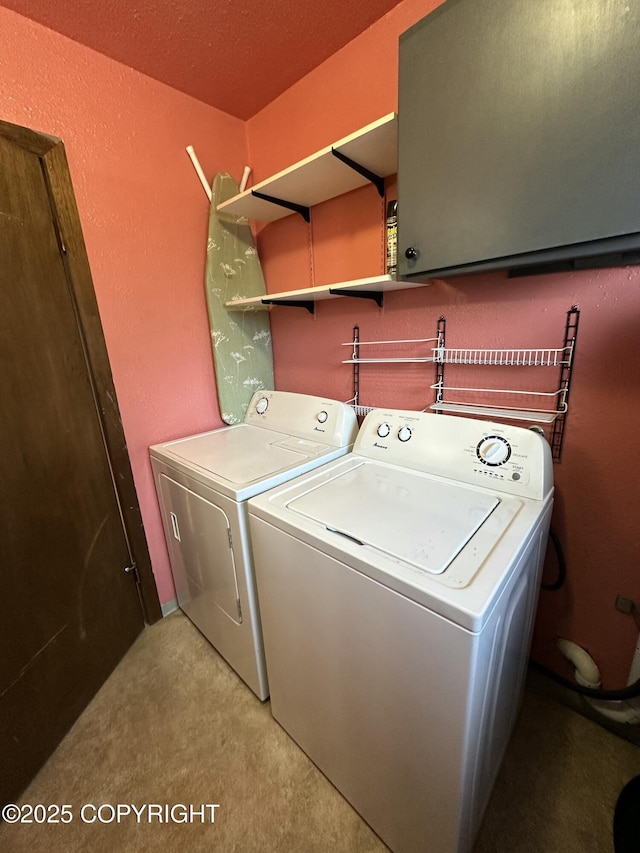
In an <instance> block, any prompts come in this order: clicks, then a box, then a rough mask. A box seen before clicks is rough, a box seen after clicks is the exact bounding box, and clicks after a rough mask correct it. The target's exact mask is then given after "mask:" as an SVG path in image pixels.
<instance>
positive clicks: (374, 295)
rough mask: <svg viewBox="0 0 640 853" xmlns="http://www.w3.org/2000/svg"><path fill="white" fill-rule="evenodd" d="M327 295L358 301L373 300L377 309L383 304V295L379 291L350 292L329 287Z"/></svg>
mask: <svg viewBox="0 0 640 853" xmlns="http://www.w3.org/2000/svg"><path fill="white" fill-rule="evenodd" d="M329 293H331V294H332V295H333V296H356V297H360V299H373V301H374V302H375V303H376V305H377V306H378V308H382V305H383V303H384V293H383V292H382V291H381V290H350V289H349V288H346V287H345V288H342V287H330V288H329Z"/></svg>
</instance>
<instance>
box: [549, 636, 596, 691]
mask: <svg viewBox="0 0 640 853" xmlns="http://www.w3.org/2000/svg"><path fill="white" fill-rule="evenodd" d="M556 645H557V646H558V650H559V651H560V652H561V653H562V654H563V655H564V656H565V657H566V658H567V659H568V660H570V661H571V663H572V664H573V665H574V666H575V668H576V670H575V672H574V676H575V679H576V681H577V682H578V684H581V685H582V686H583V687H590V688H591V689H592V690H597V689H598V688H599V687H600V684H601V681H600V670H599V669H598V667H597V665H596V662H595V661H594V659H593V658H592V657H591V655H590V654H589V652H586V651H585V650H584V649H583V648H582V647H581V646H579V645H578V644H577V643H572V642H571V640H564V639H562V637H559V638H558V641H557V643H556Z"/></svg>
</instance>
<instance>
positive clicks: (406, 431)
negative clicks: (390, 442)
mask: <svg viewBox="0 0 640 853" xmlns="http://www.w3.org/2000/svg"><path fill="white" fill-rule="evenodd" d="M411 435H412V433H411V427H408V426H403V427H400V429H399V430H398V438H399V439H400V441H409V439H410V438H411Z"/></svg>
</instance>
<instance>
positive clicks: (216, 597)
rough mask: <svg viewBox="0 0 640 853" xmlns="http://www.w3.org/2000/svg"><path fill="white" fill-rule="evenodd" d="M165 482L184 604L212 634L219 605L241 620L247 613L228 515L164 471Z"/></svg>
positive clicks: (166, 519)
mask: <svg viewBox="0 0 640 853" xmlns="http://www.w3.org/2000/svg"><path fill="white" fill-rule="evenodd" d="M159 483H160V492H161V496H162V511H163V523H164V527H165V534H166V538H167V544H168V547H169V556H170V559H171V569H172V572H173V579H174V582H175V586H176V594H177V596H178V603H179V605H180V607H181V608H182V610H184V612H185V613H186V614H187V615H188V616H189V617H190V619H192V621H193V622H194V623H195V624H196V625H197V626H198V628H199V629H200V630H201V631H202V633H203V634H204V635H205V636H207V637H210V633H211V630H210V629H211V628H212V626H213V623H214V621H218V619H219V616H218V618H217V619H216V614H215V613H213V612H212V609H213V608H217V609H218V610H221V611H222V612H223V613H224V614H225V615H226V616H228V617H229V619H231V620H232V621H233V622H235V623H236V624H240V623H241V622H242V611H241V609H240V597H239V595H238V580H237V576H236V566H235V560H234V557H233V549H232V543H231V528H230V524H229V519H228V517H227V515H226V513H225V512H224V510H223V509H221V507H219V506H216V504H214V503H211V501H208V500H206V499H205V498H203V497H201V496H200V495H197V494H196V493H195V492H193V491H191V490H190V489H188V488H186V487H185V486H181V485H180V483H177V482H176V481H175V480H172V479H171V478H170V477H168V476H167V475H166V474H164V473H163V474H160V477H159Z"/></svg>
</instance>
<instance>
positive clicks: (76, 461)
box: [0, 123, 157, 803]
mask: <svg viewBox="0 0 640 853" xmlns="http://www.w3.org/2000/svg"><path fill="white" fill-rule="evenodd" d="M34 140H35V144H34ZM56 143H57V144H58V147H60V146H59V141H57V140H50V139H49V138H47V137H41V136H40V135H35V134H31V133H30V132H26V131H25V132H24V134H22V133H21V132H20V131H19V129H16V128H13V126H10V125H6V124H3V125H2V123H0V595H1V599H2V603H1V605H0V649H1V650H0V803H3V802H6V801H7V800H11V799H13V798H14V797H16V796H17V794H19V793H20V791H21V790H22V789H23V788H24V787H25V786H26V784H28V782H29V781H30V780H31V778H32V777H33V775H34V774H35V772H36V771H37V770H38V769H39V767H40V766H41V765H42V764H43V763H44V761H46V759H47V758H48V756H49V755H50V754H51V752H52V751H53V749H54V748H55V746H56V745H57V744H58V742H59V741H60V740H61V738H62V737H63V736H64V734H65V733H66V731H67V730H68V729H69V728H70V726H71V724H72V723H73V722H74V721H75V719H76V718H77V717H78V715H79V714H80V713H81V711H82V710H83V709H84V707H85V706H86V705H87V703H88V702H89V700H90V699H91V698H92V696H93V695H94V694H95V692H96V691H97V690H98V688H99V687H100V686H101V684H102V683H103V682H104V680H105V679H106V677H107V676H108V675H109V673H110V672H111V671H112V670H113V668H114V667H115V665H116V664H117V663H118V661H119V660H120V659H121V657H122V656H123V654H124V653H125V652H126V650H127V649H128V648H129V646H130V645H131V643H132V642H133V641H134V639H135V638H136V636H137V635H138V634H139V632H140V631H141V630H142V628H143V626H144V614H143V608H142V604H141V598H140V594H139V589H138V586H137V584H136V580H137V579H136V573H135V571H132V572H127V571H125V569H127V567H128V566H129V565H130V564H131V560H132V547H131V541H130V537H129V536H128V534H127V532H126V527H125V526H124V524H123V520H124V519H123V516H122V511H121V503H120V502H119V499H118V494H117V492H116V487H115V485H114V461H113V460H112V459H111V458H110V453H109V451H108V441H107V436H106V435H105V432H106V431H107V430H106V427H105V416H104V411H101V402H100V399H99V396H100V393H104V388H103V387H102V388H100V389H98V388H97V385H96V376H95V370H94V369H93V365H92V348H93V353H94V355H95V352H96V343H95V340H92V339H93V338H95V335H96V334H97V331H96V326H95V322H94V325H93V328H90V329H89V330H88V331H87V325H89V326H90V325H91V322H89V324H87V322H86V320H85V317H84V315H86V314H87V306H86V304H82V299H84V298H85V296H86V294H85V296H82V294H80V293H79V291H78V288H77V284H78V282H77V281H75V282H74V280H73V279H74V270H73V264H77V258H70V254H73V252H72V251H71V250H70V248H69V247H67V245H66V241H67V240H68V241H69V242H70V243H73V241H74V240H75V241H76V242H77V240H78V237H77V234H76V235H75V236H74V234H72V233H70V231H71V230H72V229H69V226H68V225H65V217H66V218H67V219H69V210H71V212H72V213H73V211H74V210H75V207H74V204H75V203H74V202H73V199H72V198H71V200H69V198H68V197H67V198H66V201H65V200H64V199H62V200H61V196H60V193H59V186H57V185H56V183H57V182H58V183H59V181H60V176H61V175H62V177H63V178H64V172H65V169H66V160H64V161H62V160H61V159H60V154H59V153H56V154H54V155H53V157H54V160H55V164H54V167H53V168H52V167H51V162H48V161H47V149H48V150H49V151H53V150H54V149H55V148H56ZM40 144H42V150H37V149H38V146H39V145H40ZM49 156H50V157H51V155H49ZM67 174H68V173H67ZM60 205H62V206H63V207H65V205H66V208H67V209H66V210H62V212H61V210H60ZM71 218H73V217H71ZM63 228H67V230H68V231H69V236H68V235H67V233H63ZM80 240H81V238H80ZM82 245H83V244H82ZM72 249H73V247H72ZM76 249H77V247H76ZM76 254H77V251H76ZM94 313H95V314H96V316H97V312H94ZM93 319H94V321H95V319H96V318H95V317H94V318H93ZM99 335H100V336H101V330H99ZM102 343H103V341H102ZM100 382H101V379H100V377H98V384H100ZM99 392H100V393H99ZM107 420H108V419H107ZM111 427H112V425H110V426H109V430H108V431H109V432H111ZM121 446H122V447H124V440H122V442H121ZM117 464H118V462H117V460H116V465H117ZM139 535H140V531H136V536H138V537H139ZM156 603H157V598H156ZM154 615H155V611H154ZM149 621H152V620H149Z"/></svg>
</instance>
